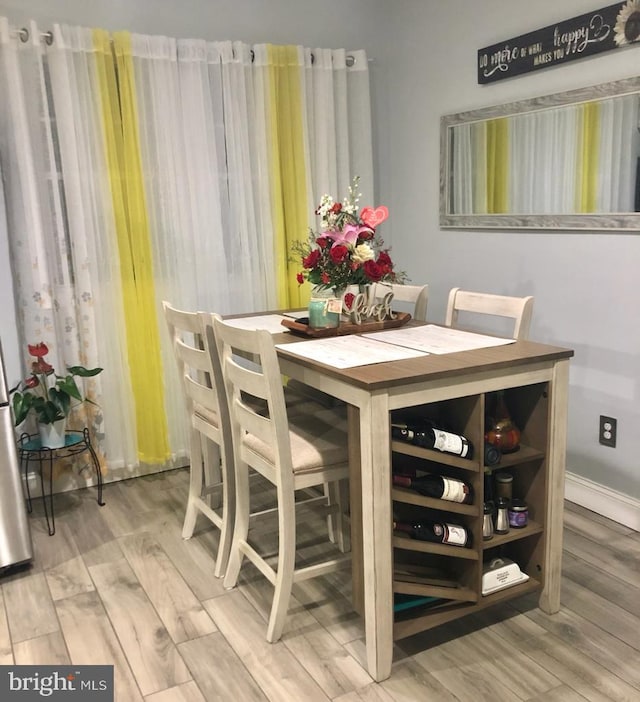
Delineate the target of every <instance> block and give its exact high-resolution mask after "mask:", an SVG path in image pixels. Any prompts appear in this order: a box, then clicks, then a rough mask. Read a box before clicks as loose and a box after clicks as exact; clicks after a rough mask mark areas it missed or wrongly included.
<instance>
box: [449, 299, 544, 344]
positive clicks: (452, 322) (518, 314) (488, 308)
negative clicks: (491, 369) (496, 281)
mask: <svg viewBox="0 0 640 702" xmlns="http://www.w3.org/2000/svg"><path fill="white" fill-rule="evenodd" d="M461 311H462V312H473V313H478V314H487V315H492V316H495V317H508V318H511V319H513V320H514V329H513V338H514V339H527V338H528V336H529V327H530V326H531V315H532V313H533V297H532V296H531V295H529V296H527V297H509V296H507V295H493V294H491V293H479V292H469V291H467V290H461V289H460V288H452V289H451V291H450V292H449V302H448V304H447V314H446V318H445V325H446V326H448V327H454V326H456V324H457V321H458V312H461Z"/></svg>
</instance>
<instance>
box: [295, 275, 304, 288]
mask: <svg viewBox="0 0 640 702" xmlns="http://www.w3.org/2000/svg"><path fill="white" fill-rule="evenodd" d="M296 280H297V281H298V285H302V283H304V276H303V275H302V273H298V274H297V275H296Z"/></svg>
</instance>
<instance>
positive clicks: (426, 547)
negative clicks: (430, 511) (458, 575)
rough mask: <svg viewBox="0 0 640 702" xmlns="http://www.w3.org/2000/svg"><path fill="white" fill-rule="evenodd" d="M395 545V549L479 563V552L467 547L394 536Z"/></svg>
mask: <svg viewBox="0 0 640 702" xmlns="http://www.w3.org/2000/svg"><path fill="white" fill-rule="evenodd" d="M393 545H394V547H395V548H400V549H404V550H405V551H421V552H422V553H434V554H438V555H440V556H448V557H449V558H465V559H467V560H470V561H477V560H478V558H479V555H478V551H477V550H476V549H473V548H466V547H465V546H446V545H445V544H433V543H431V542H430V541H416V540H415V539H410V538H407V537H404V536H394V537H393Z"/></svg>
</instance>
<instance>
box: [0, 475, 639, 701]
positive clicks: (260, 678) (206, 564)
mask: <svg viewBox="0 0 640 702" xmlns="http://www.w3.org/2000/svg"><path fill="white" fill-rule="evenodd" d="M187 480H188V473H187V471H186V470H178V471H171V472H168V473H163V474H159V475H155V476H149V477H145V478H136V479H133V480H128V481H125V482H120V483H114V484H110V485H107V486H105V490H104V497H105V500H106V506H104V507H102V508H100V507H98V505H97V504H96V501H95V491H94V490H80V491H76V492H73V493H66V494H61V495H57V496H56V498H55V507H56V526H57V533H56V535H55V536H53V537H49V536H48V535H47V533H46V528H45V525H44V520H43V518H42V516H41V515H38V512H37V507H36V513H35V516H34V517H33V518H32V522H31V524H32V531H33V540H34V548H35V560H34V564H33V566H32V567H31V568H30V569H29V570H27V571H24V572H21V573H14V574H8V575H4V576H3V577H2V578H1V579H0V585H1V590H0V664H14V663H15V664H35V663H41V664H45V663H50V664H66V663H77V664H88V663H96V664H97V663H102V664H105V663H113V664H114V666H115V679H116V700H117V701H118V702H137V701H141V700H145V701H146V702H202V700H223V701H227V700H229V701H232V702H245V701H246V702H250V701H253V700H255V701H258V700H272V701H273V702H288V701H289V700H291V701H292V702H293V701H295V702H298V700H305V701H307V700H311V701H315V700H329V699H331V700H337V701H338V702H363V701H364V702H409V701H412V700H416V701H418V700H419V701H420V702H424V701H427V702H431V701H432V702H450V701H454V700H461V701H463V702H466V701H469V702H484V701H485V700H486V701H487V702H513V701H514V700H529V701H530V702H534V701H539V700H544V701H545V702H579V701H582V700H594V701H600V700H616V701H617V702H620V701H622V700H625V701H628V702H639V701H640V577H639V576H640V534H638V533H637V532H634V531H632V530H630V529H627V528H625V527H622V526H620V525H618V524H616V523H615V522H612V521H609V520H607V519H605V518H602V517H599V516H598V515H596V514H594V513H592V512H589V511H587V510H585V509H583V508H580V507H577V506H575V505H571V504H569V503H568V504H567V510H566V513H565V527H566V528H565V538H564V561H563V582H562V609H561V611H560V612H559V613H558V614H556V615H554V616H547V615H545V614H544V613H542V612H541V611H540V610H539V609H537V608H536V606H535V605H536V598H535V597H533V596H529V597H525V598H522V599H519V600H516V601H515V602H512V603H510V604H508V605H506V606H505V607H504V608H503V609H501V610H500V611H497V610H489V611H485V612H483V613H481V614H479V615H477V616H471V617H468V618H466V619H464V620H460V621H458V622H454V623H452V624H448V625H445V626H443V627H441V628H439V629H437V630H435V631H431V632H429V633H428V634H421V635H419V636H415V637H413V638H411V639H406V640H404V641H401V642H399V644H398V645H397V646H396V650H395V657H394V665H393V672H392V676H391V678H390V679H388V680H386V681H384V682H382V683H380V684H376V683H374V682H372V680H371V678H370V677H369V675H368V674H367V672H366V671H365V669H364V667H363V665H362V661H363V657H364V643H363V628H362V625H361V623H360V620H359V618H358V617H357V615H356V614H355V613H354V612H353V611H352V609H351V607H350V604H349V602H350V600H349V591H350V583H349V577H348V572H345V573H343V574H339V575H338V574H336V575H332V576H327V577H323V578H319V579H316V580H314V581H308V582H306V583H301V584H300V585H297V586H296V587H295V589H294V594H295V598H294V600H293V602H292V605H291V609H290V614H289V619H288V622H287V626H286V627H285V633H284V636H283V639H282V640H281V641H280V642H279V643H277V644H268V643H267V642H266V641H265V638H264V636H265V632H266V614H267V612H268V607H269V599H270V596H271V592H272V590H271V586H270V585H268V583H267V582H266V580H265V579H264V578H263V577H262V576H261V575H259V574H258V573H257V571H256V570H254V569H253V568H252V567H250V566H248V565H246V564H245V567H244V569H243V572H242V574H241V580H240V585H239V587H238V588H237V589H235V590H231V591H225V590H224V588H223V587H222V581H221V580H218V579H216V578H214V577H213V576H212V572H213V558H212V554H213V553H215V546H216V545H217V538H216V534H217V533H216V532H215V531H214V530H213V529H211V528H207V525H206V522H205V520H203V521H202V522H199V523H198V527H199V530H198V531H197V533H196V535H195V536H194V537H193V538H192V539H190V540H189V541H183V540H182V539H181V537H180V529H181V521H182V516H183V506H184V504H185V498H186V492H187ZM304 528H305V530H306V531H305V534H304V537H305V538H307V539H308V540H309V545H308V547H307V550H306V551H302V553H301V555H302V557H303V558H304V557H305V554H307V553H311V552H313V551H317V550H318V549H321V548H323V546H320V545H319V540H318V539H317V538H316V537H317V535H318V534H320V523H319V522H318V528H317V529H315V528H314V524H313V522H306V521H305V524H304ZM261 538H263V540H264V542H265V543H273V542H274V532H273V531H269V529H265V528H263V529H262V530H261Z"/></svg>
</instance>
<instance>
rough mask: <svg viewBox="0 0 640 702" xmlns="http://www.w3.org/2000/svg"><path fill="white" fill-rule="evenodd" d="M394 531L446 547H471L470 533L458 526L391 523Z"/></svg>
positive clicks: (448, 524)
mask: <svg viewBox="0 0 640 702" xmlns="http://www.w3.org/2000/svg"><path fill="white" fill-rule="evenodd" d="M393 528H394V530H395V531H401V532H403V533H405V534H409V536H410V537H411V538H412V539H417V540H418V541H431V542H432V543H436V544H447V545H448V546H471V532H470V531H469V530H468V529H466V528H465V527H463V526H461V525H460V524H450V523H449V522H433V521H427V520H423V521H421V522H420V523H417V524H408V523H407V522H393Z"/></svg>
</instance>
